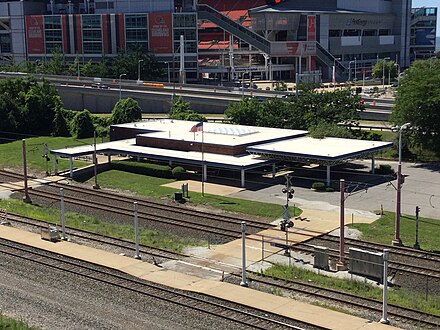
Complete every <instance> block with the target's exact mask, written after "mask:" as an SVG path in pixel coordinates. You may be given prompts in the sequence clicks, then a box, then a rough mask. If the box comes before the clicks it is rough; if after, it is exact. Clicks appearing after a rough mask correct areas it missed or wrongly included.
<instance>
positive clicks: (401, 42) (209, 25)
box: [0, 0, 437, 82]
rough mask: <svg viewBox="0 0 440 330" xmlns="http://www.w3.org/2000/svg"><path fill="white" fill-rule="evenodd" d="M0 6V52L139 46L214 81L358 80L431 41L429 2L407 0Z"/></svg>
mask: <svg viewBox="0 0 440 330" xmlns="http://www.w3.org/2000/svg"><path fill="white" fill-rule="evenodd" d="M0 13H1V14H0V60H4V61H7V60H11V59H12V58H15V60H17V61H23V60H40V59H42V58H48V57H50V56H52V54H53V52H54V51H55V50H60V51H61V52H62V53H63V54H64V56H65V57H66V59H67V60H74V59H75V58H78V57H79V58H82V60H83V61H88V60H89V59H92V60H99V59H100V58H101V57H102V56H110V57H111V56H116V55H117V54H118V53H120V52H126V51H128V50H129V49H130V48H132V47H140V48H141V49H144V50H145V51H146V52H147V51H150V52H153V53H154V54H155V55H156V56H157V57H158V58H159V61H161V62H163V63H167V64H168V65H169V66H170V70H171V73H172V79H177V77H178V71H179V67H180V61H181V58H183V59H184V68H185V72H186V76H187V80H188V81H191V80H200V79H202V78H206V79H211V80H214V79H218V80H219V81H220V82H221V81H229V80H237V79H242V78H250V79H252V78H254V79H259V78H261V79H282V80H297V79H300V80H304V79H310V78H312V79H313V80H316V78H317V77H318V79H319V80H321V79H324V80H330V79H334V78H335V76H336V77H337V78H338V80H347V79H355V78H358V79H360V78H361V77H362V76H365V75H368V74H369V70H370V69H371V66H372V65H374V63H375V62H376V61H377V60H378V59H391V60H393V61H396V63H398V64H399V66H400V67H402V68H403V67H407V66H409V64H410V60H411V59H417V58H420V57H421V56H422V54H426V52H428V51H431V48H434V47H435V38H434V39H432V38H431V36H432V34H433V35H434V36H435V24H436V15H437V10H436V8H421V9H415V10H411V0H370V1H368V2H366V1H363V0H328V1H325V2H323V1H319V0H295V1H293V0H277V1H271V0H241V1H237V0H222V1H218V0H198V1H197V0H51V1H48V0H41V1H30V0H28V1H26V0H23V1H4V2H0ZM433 29H434V30H433ZM182 35H183V45H184V47H183V48H184V54H183V55H182V54H180V53H181V48H182V47H181V36H182ZM433 40H434V41H433ZM432 42H433V43H434V44H432ZM423 56H425V55H423Z"/></svg>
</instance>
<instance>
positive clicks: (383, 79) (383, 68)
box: [382, 57, 390, 89]
mask: <svg viewBox="0 0 440 330" xmlns="http://www.w3.org/2000/svg"><path fill="white" fill-rule="evenodd" d="M389 59H390V58H389V57H385V58H384V59H383V63H382V87H383V89H385V63H386V61H388V60H389Z"/></svg>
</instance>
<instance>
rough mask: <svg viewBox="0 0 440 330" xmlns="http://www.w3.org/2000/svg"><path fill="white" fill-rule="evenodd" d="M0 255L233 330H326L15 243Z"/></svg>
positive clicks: (5, 243) (1, 247)
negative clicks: (239, 329)
mask: <svg viewBox="0 0 440 330" xmlns="http://www.w3.org/2000/svg"><path fill="white" fill-rule="evenodd" d="M0 253H1V254H5V255H8V256H10V257H13V258H20V259H24V260H26V261H28V262H33V263H38V264H40V265H43V266H46V267H50V268H53V269H57V270H59V271H63V272H67V273H70V274H73V275H77V276H82V277H86V278H88V279H92V280H94V281H98V282H100V283H105V284H107V285H112V286H116V287H118V288H122V289H125V290H130V291H132V292H136V293H139V294H142V295H145V296H149V297H152V298H155V299H158V300H161V301H165V302H167V303H170V304H176V305H179V306H182V307H185V308H189V309H192V310H196V311H198V312H200V313H202V314H210V315H214V316H216V317H219V318H223V319H226V320H228V321H231V322H234V323H236V324H237V327H243V326H244V327H250V328H252V329H264V330H266V329H326V328H322V327H318V326H315V325H313V324H310V323H306V322H299V321H296V320H291V319H287V318H280V316H279V315H276V314H271V313H268V312H267V311H262V310H258V309H250V308H249V307H247V306H244V305H240V304H234V305H235V306H232V305H231V303H230V302H229V301H226V300H222V299H218V298H215V299H212V298H211V297H207V296H201V295H197V294H191V293H188V292H182V291H180V290H176V289H173V288H169V287H164V286H161V285H158V284H155V283H151V282H146V281H142V280H139V279H136V278H133V277H131V276H129V275H127V274H124V273H120V272H117V271H115V270H113V269H110V268H106V267H102V266H99V265H95V264H91V263H85V262H83V261H82V260H78V259H74V258H70V257H65V256H60V255H58V254H54V253H51V252H48V251H44V250H39V249H36V248H34V247H29V246H24V245H21V244H17V243H15V242H12V241H9V240H4V239H0Z"/></svg>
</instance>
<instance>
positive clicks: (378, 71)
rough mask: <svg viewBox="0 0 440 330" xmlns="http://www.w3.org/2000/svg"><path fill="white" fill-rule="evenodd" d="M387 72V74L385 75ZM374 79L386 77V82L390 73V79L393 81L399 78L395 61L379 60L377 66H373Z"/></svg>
mask: <svg viewBox="0 0 440 330" xmlns="http://www.w3.org/2000/svg"><path fill="white" fill-rule="evenodd" d="M384 70H385V74H384ZM372 72H373V77H374V78H382V77H385V80H387V79H388V73H389V77H390V78H391V79H394V78H396V77H397V65H396V62H394V61H386V60H383V59H379V60H377V61H376V64H375V65H373V68H372Z"/></svg>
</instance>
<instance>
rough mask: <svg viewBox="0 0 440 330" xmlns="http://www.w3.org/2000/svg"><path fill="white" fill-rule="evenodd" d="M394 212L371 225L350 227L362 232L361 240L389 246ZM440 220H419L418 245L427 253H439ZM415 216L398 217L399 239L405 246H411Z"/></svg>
mask: <svg viewBox="0 0 440 330" xmlns="http://www.w3.org/2000/svg"><path fill="white" fill-rule="evenodd" d="M394 219H395V213H394V212H384V215H382V216H381V217H380V218H379V219H378V220H376V221H374V222H373V223H372V224H361V223H357V224H354V225H350V226H351V227H353V228H356V229H358V230H360V231H361V232H362V239H363V240H366V241H371V242H377V243H384V244H390V242H391V241H392V240H393V239H394ZM439 230H440V220H436V219H428V218H419V244H420V247H421V248H422V249H424V250H428V251H440V239H439V236H438V232H439ZM415 232H416V220H415V216H409V215H404V214H402V216H401V217H400V237H401V239H402V241H403V243H404V244H405V245H407V246H413V244H414V242H415V236H416V233H415Z"/></svg>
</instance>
